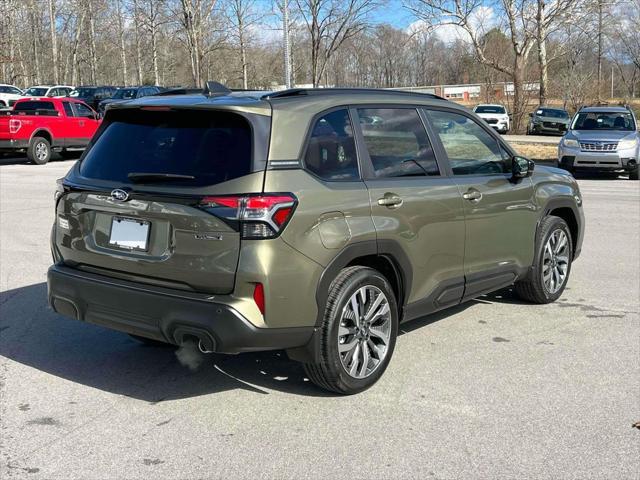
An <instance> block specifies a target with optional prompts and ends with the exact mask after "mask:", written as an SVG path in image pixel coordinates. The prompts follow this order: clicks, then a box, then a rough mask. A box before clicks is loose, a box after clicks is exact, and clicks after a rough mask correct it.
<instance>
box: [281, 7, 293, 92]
mask: <svg viewBox="0 0 640 480" xmlns="http://www.w3.org/2000/svg"><path fill="white" fill-rule="evenodd" d="M282 43H283V49H284V84H285V86H286V87H287V88H291V60H290V58H289V57H290V52H289V0H282Z"/></svg>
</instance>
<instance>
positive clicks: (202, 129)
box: [80, 110, 252, 186]
mask: <svg viewBox="0 0 640 480" xmlns="http://www.w3.org/2000/svg"><path fill="white" fill-rule="evenodd" d="M110 118H112V119H113V120H112V121H110V123H109V124H108V125H107V127H106V128H105V130H104V132H103V133H102V135H100V136H99V137H98V138H97V139H96V141H95V144H94V145H93V147H92V148H91V149H90V150H89V151H88V152H87V154H86V156H85V158H84V160H83V161H82V164H81V167H80V173H81V174H82V175H84V176H85V177H89V178H96V179H100V180H110V181H115V182H118V183H131V180H130V179H129V174H130V173H136V172H144V173H146V174H171V175H178V176H186V177H189V178H174V179H170V180H167V181H164V182H163V184H164V185H176V186H187V185H188V186H202V185H215V184H217V183H221V182H225V181H227V180H231V179H233V178H238V177H241V176H243V175H246V174H248V173H249V172H250V169H251V156H252V155H251V151H252V141H251V138H252V135H251V127H250V126H249V123H248V122H247V121H246V120H245V119H244V118H242V117H241V116H240V115H237V114H233V113H226V112H197V111H193V110H190V111H181V112H156V111H153V112H149V111H139V110H138V111H131V110H128V111H123V112H120V114H114V115H111V117H110ZM138 183H144V182H138Z"/></svg>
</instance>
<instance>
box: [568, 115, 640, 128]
mask: <svg viewBox="0 0 640 480" xmlns="http://www.w3.org/2000/svg"><path fill="white" fill-rule="evenodd" d="M571 128H572V129H573V130H624V131H634V130H635V129H636V124H635V122H634V121H633V116H632V115H631V113H628V112H582V113H578V115H576V119H575V120H574V121H573V126H572V127H571Z"/></svg>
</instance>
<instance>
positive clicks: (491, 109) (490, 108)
mask: <svg viewBox="0 0 640 480" xmlns="http://www.w3.org/2000/svg"><path fill="white" fill-rule="evenodd" d="M475 112H476V113H500V114H504V113H506V111H505V109H504V107H501V106H500V105H478V106H477V107H476V109H475Z"/></svg>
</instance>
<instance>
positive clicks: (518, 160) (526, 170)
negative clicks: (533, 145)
mask: <svg viewBox="0 0 640 480" xmlns="http://www.w3.org/2000/svg"><path fill="white" fill-rule="evenodd" d="M535 165H536V164H535V163H533V161H532V160H529V159H528V158H525V157H521V156H519V155H516V156H515V157H513V158H512V159H511V174H512V176H513V178H527V177H530V176H531V175H533V169H534V168H535Z"/></svg>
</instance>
